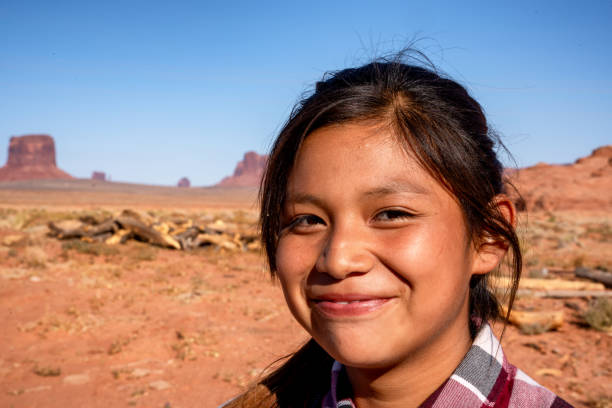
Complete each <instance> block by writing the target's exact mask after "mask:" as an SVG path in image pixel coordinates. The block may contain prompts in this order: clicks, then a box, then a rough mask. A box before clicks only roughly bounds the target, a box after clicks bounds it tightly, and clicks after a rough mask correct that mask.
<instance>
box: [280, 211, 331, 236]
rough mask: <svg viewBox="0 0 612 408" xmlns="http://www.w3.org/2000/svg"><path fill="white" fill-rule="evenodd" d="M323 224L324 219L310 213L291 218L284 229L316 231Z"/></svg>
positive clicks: (304, 231) (299, 231)
mask: <svg viewBox="0 0 612 408" xmlns="http://www.w3.org/2000/svg"><path fill="white" fill-rule="evenodd" d="M324 226H325V221H323V220H322V219H321V218H320V217H317V216H316V215H312V214H304V215H298V216H297V217H295V218H293V219H292V220H291V222H289V224H288V225H287V226H286V227H285V229H287V230H290V231H293V232H297V233H307V232H314V231H318V230H319V229H320V228H321V227H324Z"/></svg>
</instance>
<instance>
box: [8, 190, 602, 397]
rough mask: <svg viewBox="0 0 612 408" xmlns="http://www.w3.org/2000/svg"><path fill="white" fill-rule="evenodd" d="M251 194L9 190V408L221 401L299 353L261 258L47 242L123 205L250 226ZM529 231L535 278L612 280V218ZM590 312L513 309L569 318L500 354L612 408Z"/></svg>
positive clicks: (206, 250) (592, 214) (564, 391)
mask: <svg viewBox="0 0 612 408" xmlns="http://www.w3.org/2000/svg"><path fill="white" fill-rule="evenodd" d="M255 195H256V193H255V191H254V190H253V189H239V188H238V189H223V188H211V189H177V188H163V187H151V186H136V185H129V184H116V183H104V182H93V181H90V180H74V181H70V180H69V181H55V182H53V181H47V182H14V183H1V185H0V320H1V321H2V330H1V331H0V406H1V407H15V408H17V407H19V408H22V407H23V408H25V407H50V408H57V407H77V406H84V407H123V406H125V407H132V406H133V407H159V408H162V407H172V408H175V407H196V406H198V407H215V406H217V405H219V404H221V403H222V402H223V401H226V400H227V399H229V398H231V397H232V396H234V395H236V394H237V393H239V392H240V391H241V390H244V389H245V387H246V386H248V385H249V384H250V383H251V382H253V381H254V380H256V379H257V378H258V376H259V375H260V374H261V373H262V370H264V369H265V368H266V367H267V366H268V365H269V364H270V363H271V362H273V361H275V360H277V359H279V358H280V357H282V356H284V355H286V354H287V353H290V352H292V351H294V350H295V349H296V348H297V347H299V345H300V344H302V343H303V342H304V341H305V340H306V335H305V333H304V331H303V330H302V329H301V328H300V327H299V326H298V325H297V324H296V323H295V322H294V321H293V319H292V317H291V316H290V314H289V312H288V311H287V309H286V307H285V304H284V300H283V297H282V293H281V291H280V289H279V286H278V285H277V284H276V283H274V282H272V281H271V280H270V278H269V276H268V274H267V272H266V267H265V265H264V259H263V257H262V256H261V255H260V253H259V251H257V250H251V251H242V250H238V251H232V250H228V249H225V248H217V247H214V246H208V247H203V248H199V249H197V250H193V251H189V252H187V251H178V250H172V249H165V248H160V247H155V246H151V245H149V244H146V243H143V242H138V241H134V240H131V241H128V242H127V243H125V244H120V245H115V246H109V245H106V244H104V243H96V242H93V243H88V242H82V241H70V240H58V239H56V238H54V237H50V236H48V232H49V231H48V227H47V223H48V222H49V221H57V222H62V221H64V220H71V219H72V220H74V219H78V218H79V217H81V216H83V215H91V216H97V217H104V216H112V215H113V214H117V213H119V212H121V211H122V210H124V209H131V210H134V211H137V212H140V213H142V214H145V215H147V216H150V217H161V218H163V217H167V218H168V217H169V218H172V217H174V218H181V217H182V218H190V219H197V220H200V221H201V222H214V221H217V220H222V221H223V222H224V223H226V224H228V225H240V224H249V225H250V224H253V223H254V222H255V220H256V208H255V205H254V202H255ZM520 222H521V224H520V225H521V228H520V231H521V240H522V245H523V248H524V250H525V254H526V259H525V264H526V266H525V272H524V273H525V276H531V277H543V278H546V279H548V278H551V277H554V278H563V279H568V280H572V281H576V280H577V279H576V278H575V277H574V276H573V271H574V268H576V267H580V266H582V267H588V268H600V269H605V270H608V271H610V270H612V227H611V225H610V214H609V212H606V211H599V212H598V211H554V212H550V211H548V212H546V211H539V212H533V213H531V214H529V216H528V217H527V216H526V215H525V214H524V213H522V215H521V221H520ZM593 302H594V300H593V299H591V298H589V297H584V296H578V297H574V298H562V299H544V298H535V297H530V296H522V297H520V298H519V299H518V300H517V302H516V305H515V308H516V309H517V310H522V311H529V310H535V311H563V312H564V321H563V324H562V325H561V326H560V327H558V328H557V329H556V330H551V331H544V332H541V333H536V334H524V333H523V332H521V330H519V329H518V328H517V327H514V326H508V327H507V329H506V331H505V334H504V336H503V343H502V344H503V347H504V349H505V351H506V354H507V355H508V357H509V359H510V361H511V362H513V363H514V364H515V365H517V366H519V367H520V368H522V369H523V370H524V371H526V372H527V373H528V374H529V375H530V376H532V377H533V378H534V379H535V380H536V381H538V382H540V383H541V384H543V385H545V386H546V387H548V388H550V389H552V390H553V391H554V392H556V393H558V394H559V395H561V396H562V397H563V398H565V399H567V400H568V401H569V402H571V403H572V404H574V405H575V406H576V407H598V408H602V407H612V335H611V333H610V332H605V331H598V330H595V329H593V328H592V327H590V326H589V324H587V322H586V321H585V318H584V315H585V312H586V311H587V309H589V307H591V306H592V305H593ZM501 328H502V324H501V323H498V324H496V326H495V330H496V331H497V332H500V331H501ZM536 332H537V330H536Z"/></svg>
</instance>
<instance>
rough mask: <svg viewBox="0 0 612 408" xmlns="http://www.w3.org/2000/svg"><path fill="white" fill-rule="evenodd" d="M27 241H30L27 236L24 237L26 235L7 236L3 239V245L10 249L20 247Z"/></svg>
mask: <svg viewBox="0 0 612 408" xmlns="http://www.w3.org/2000/svg"><path fill="white" fill-rule="evenodd" d="M27 239H28V237H27V235H24V234H10V235H5V236H4V237H3V238H2V245H4V246H9V247H11V246H18V245H22V244H24V243H25V242H26V240H27Z"/></svg>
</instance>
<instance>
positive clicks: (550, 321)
mask: <svg viewBox="0 0 612 408" xmlns="http://www.w3.org/2000/svg"><path fill="white" fill-rule="evenodd" d="M563 273H564V275H567V278H569V279H559V278H554V279H534V278H522V279H521V280H520V283H519V289H518V293H517V295H518V296H519V297H531V298H556V299H570V298H588V299H590V298H609V299H612V290H608V289H607V288H606V287H608V288H612V274H611V273H609V272H604V271H599V270H594V269H588V268H582V267H581V268H576V269H575V270H574V271H573V272H571V271H563ZM580 279H582V280H580ZM493 286H494V287H495V288H497V289H498V290H499V292H504V291H505V290H506V288H508V287H509V286H510V280H509V278H507V277H498V278H496V279H494V280H493ZM504 314H505V310H504ZM564 320H565V317H564V311H563V309H558V310H540V311H519V310H515V309H513V310H512V312H511V313H510V316H509V321H510V323H512V324H514V325H516V326H518V327H519V328H520V329H521V331H522V332H523V333H525V334H535V333H541V332H544V331H548V330H555V329H557V328H559V327H561V326H562V325H563V323H564Z"/></svg>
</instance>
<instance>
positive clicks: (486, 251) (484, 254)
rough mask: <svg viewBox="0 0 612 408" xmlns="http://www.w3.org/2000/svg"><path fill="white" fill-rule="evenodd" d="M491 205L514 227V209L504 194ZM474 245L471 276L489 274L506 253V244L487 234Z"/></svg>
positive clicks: (495, 198)
mask: <svg viewBox="0 0 612 408" xmlns="http://www.w3.org/2000/svg"><path fill="white" fill-rule="evenodd" d="M491 205H493V206H496V207H497V209H498V211H499V212H500V213H501V215H502V216H503V217H504V218H505V219H506V221H507V222H508V223H509V224H510V225H512V227H515V226H516V209H515V208H514V204H512V201H511V200H510V199H509V198H508V196H506V195H505V194H499V195H496V196H495V197H494V198H493V201H492V202H491ZM476 245H477V248H476V254H475V258H474V263H473V265H472V274H473V275H484V274H486V273H489V272H491V271H492V270H493V269H495V268H496V267H497V265H498V264H499V263H500V262H501V260H502V258H503V257H504V255H506V252H508V244H507V243H506V242H504V241H501V240H500V239H499V238H497V237H492V236H490V235H489V234H487V233H484V235H483V236H482V237H480V239H479V242H476Z"/></svg>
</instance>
